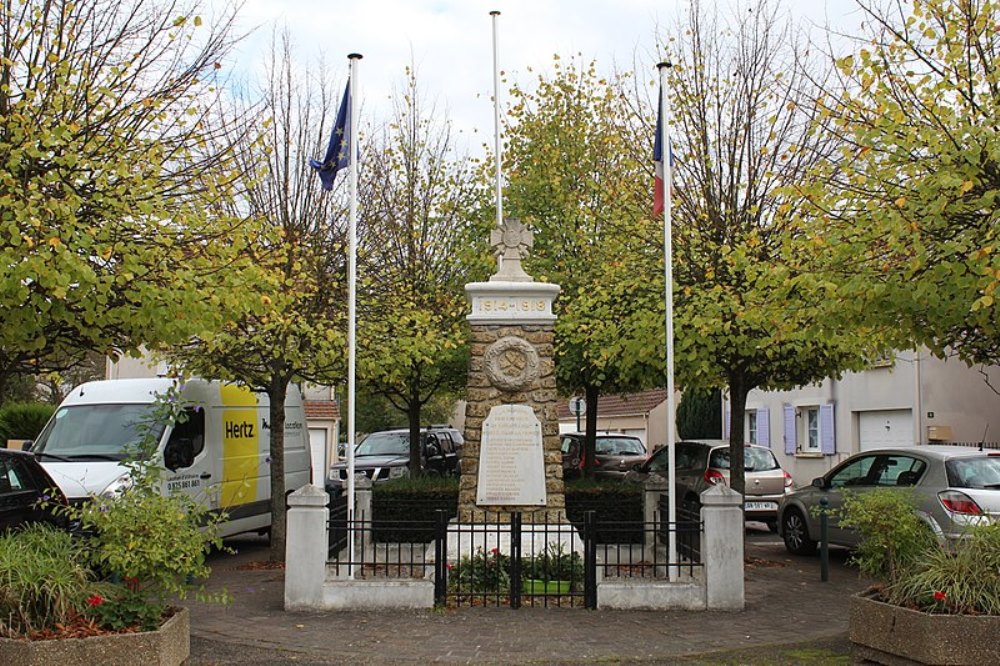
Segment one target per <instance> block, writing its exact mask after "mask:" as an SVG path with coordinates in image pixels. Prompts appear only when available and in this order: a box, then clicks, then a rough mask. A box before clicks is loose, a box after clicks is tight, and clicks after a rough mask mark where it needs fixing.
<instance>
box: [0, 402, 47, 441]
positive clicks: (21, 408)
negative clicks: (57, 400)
mask: <svg viewBox="0 0 1000 666" xmlns="http://www.w3.org/2000/svg"><path fill="white" fill-rule="evenodd" d="M55 409H56V408H55V407H53V406H52V405H48V404H46V403H43V402H21V403H11V404H9V405H4V406H3V407H0V445H3V444H5V443H6V442H7V440H8V439H35V438H36V437H38V433H40V432H41V431H42V428H43V427H45V424H46V423H47V422H48V420H49V417H51V416H52V412H54V411H55Z"/></svg>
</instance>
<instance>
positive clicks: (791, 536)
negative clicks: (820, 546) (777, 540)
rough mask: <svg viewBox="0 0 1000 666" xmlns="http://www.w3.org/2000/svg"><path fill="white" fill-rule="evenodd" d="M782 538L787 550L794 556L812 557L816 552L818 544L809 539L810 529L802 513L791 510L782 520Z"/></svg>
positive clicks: (794, 509)
mask: <svg viewBox="0 0 1000 666" xmlns="http://www.w3.org/2000/svg"><path fill="white" fill-rule="evenodd" d="M781 536H782V538H783V539H784V541H785V550H787V551H788V552H789V553H792V554H793V555H812V554H813V553H815V552H816V542H815V541H813V540H812V539H810V538H809V527H808V525H807V524H806V519H805V517H804V516H803V515H802V512H801V511H799V510H798V509H796V508H791V509H789V510H788V511H786V512H785V515H784V516H782V518H781Z"/></svg>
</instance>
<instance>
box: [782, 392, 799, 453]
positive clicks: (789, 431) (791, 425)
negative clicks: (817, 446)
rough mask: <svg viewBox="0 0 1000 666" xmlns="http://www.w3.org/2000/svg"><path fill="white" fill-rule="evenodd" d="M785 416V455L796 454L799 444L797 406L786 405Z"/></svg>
mask: <svg viewBox="0 0 1000 666" xmlns="http://www.w3.org/2000/svg"><path fill="white" fill-rule="evenodd" d="M784 417H785V455H789V456H794V455H795V448H796V446H797V445H798V442H797V441H796V440H797V438H796V434H795V408H794V407H792V406H791V405H785V406H784Z"/></svg>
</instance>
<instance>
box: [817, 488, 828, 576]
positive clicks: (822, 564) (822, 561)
mask: <svg viewBox="0 0 1000 666" xmlns="http://www.w3.org/2000/svg"><path fill="white" fill-rule="evenodd" d="M829 506H830V500H829V499H828V498H826V497H820V498H819V507H820V509H819V579H820V580H821V581H822V582H824V583H825V582H827V581H828V580H830V543H829V539H828V538H827V515H826V514H827V507H829Z"/></svg>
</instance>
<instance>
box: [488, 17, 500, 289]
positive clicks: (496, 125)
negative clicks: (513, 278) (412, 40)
mask: <svg viewBox="0 0 1000 666" xmlns="http://www.w3.org/2000/svg"><path fill="white" fill-rule="evenodd" d="M490 16H492V17H493V19H492V21H493V151H494V153H496V172H497V177H496V199H497V228H500V226H501V225H502V224H503V186H502V184H501V172H500V170H501V164H502V158H503V153H502V151H503V144H502V142H501V140H500V139H501V130H500V55H499V46H498V44H497V42H498V38H497V22H498V20H499V17H500V12H499V11H497V10H495V9H494V10H493V11H491V12H490ZM502 266H503V255H502V254H498V255H497V272H499V271H500V268H501V267H502Z"/></svg>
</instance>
